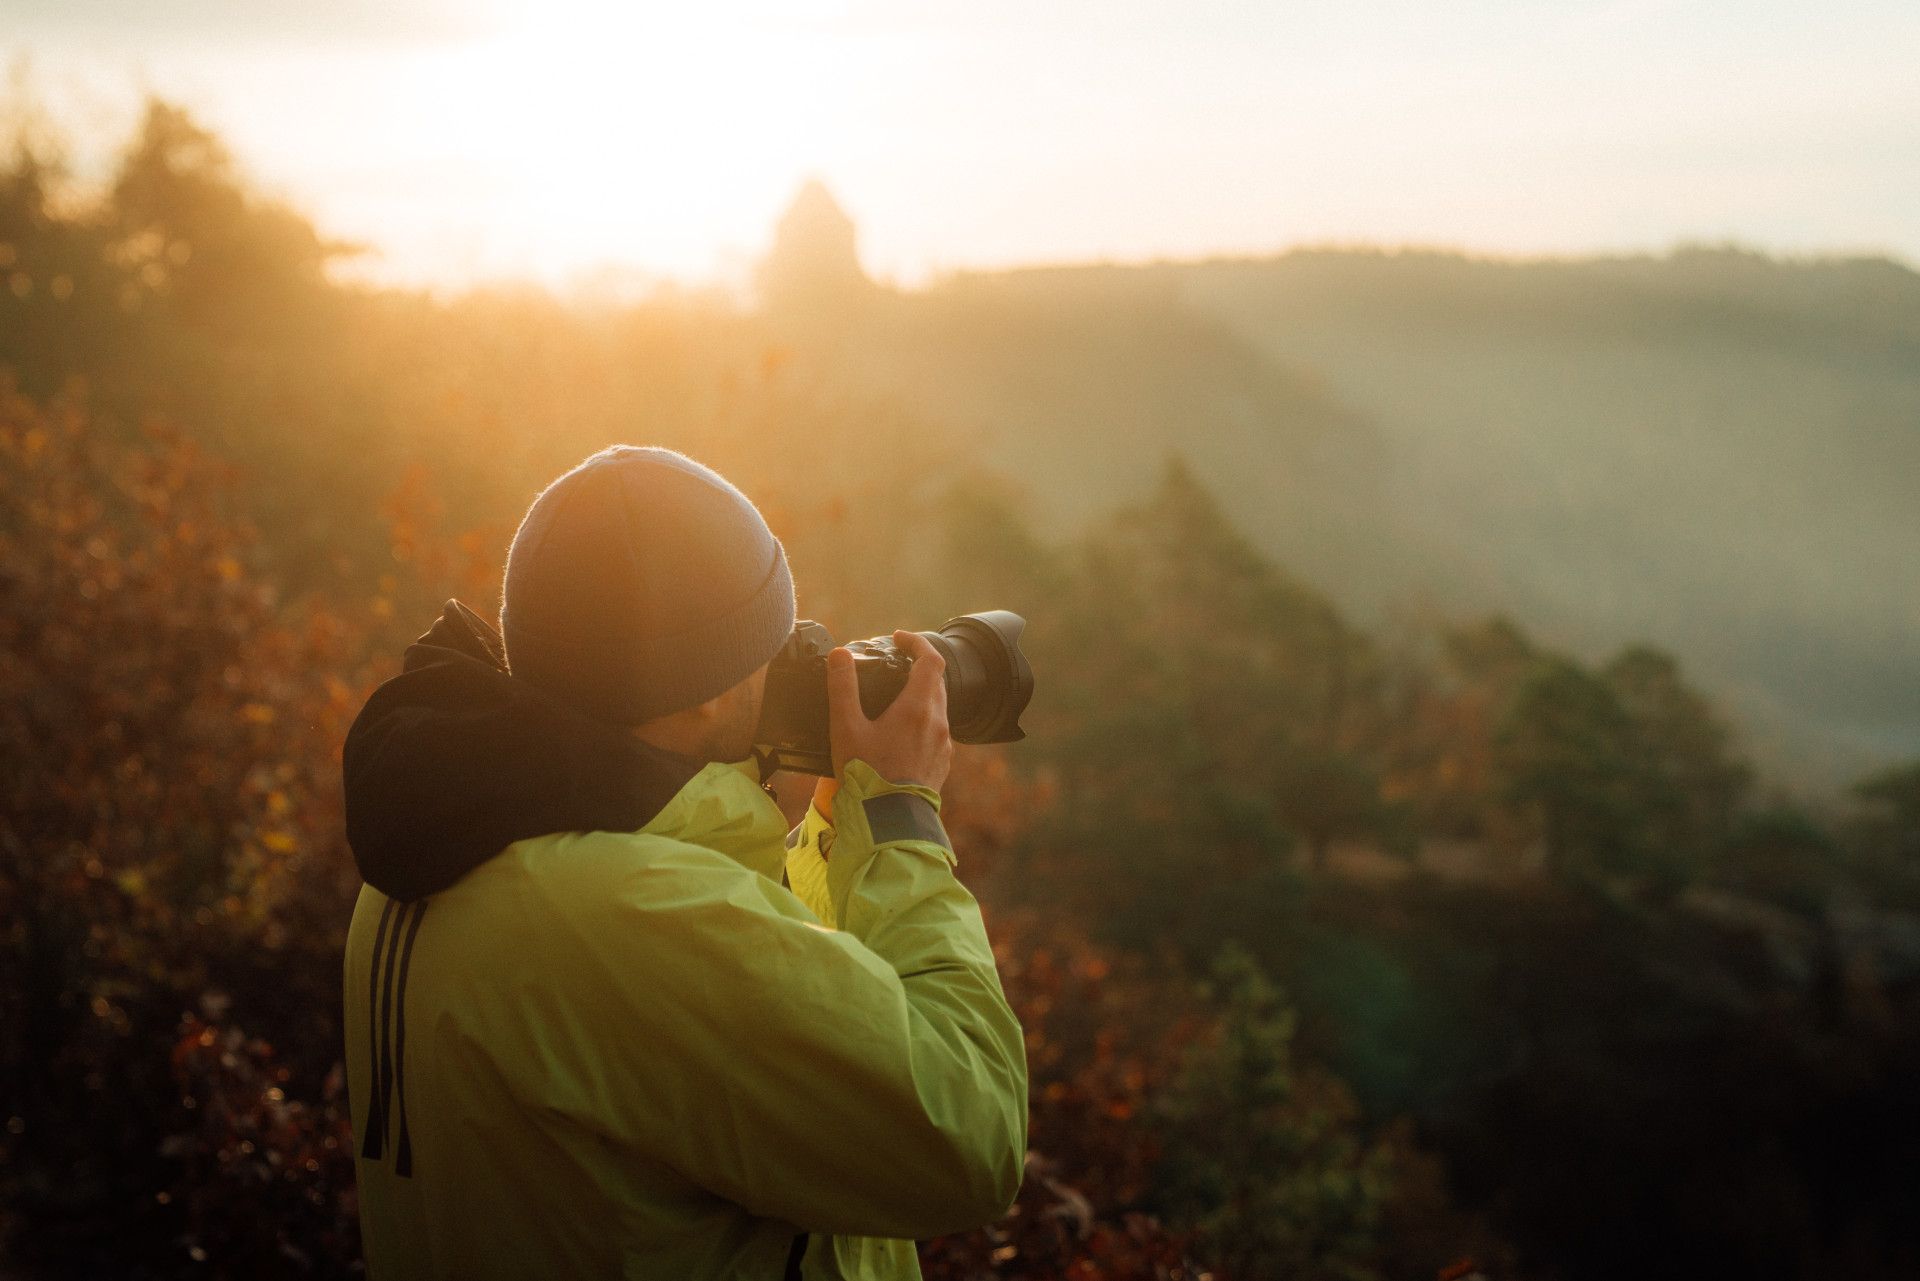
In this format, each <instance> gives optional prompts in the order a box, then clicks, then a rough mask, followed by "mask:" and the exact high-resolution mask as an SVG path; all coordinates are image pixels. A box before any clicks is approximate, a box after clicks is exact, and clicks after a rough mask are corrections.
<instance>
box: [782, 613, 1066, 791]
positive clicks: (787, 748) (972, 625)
mask: <svg viewBox="0 0 1920 1281" xmlns="http://www.w3.org/2000/svg"><path fill="white" fill-rule="evenodd" d="M1026 626H1027V620H1026V619H1024V618H1022V617H1020V615H1018V614H1015V613H1011V612H1009V611H1007V610H1004V609H993V610H988V611H986V612H985V613H980V614H962V615H961V616H960V617H958V618H952V619H948V620H947V623H946V625H945V626H943V627H942V628H941V629H940V630H939V631H937V632H921V633H920V634H921V635H922V636H924V637H926V638H927V639H928V640H929V641H931V642H933V647H934V648H935V649H937V650H939V651H940V656H941V657H942V658H944V659H945V660H946V664H947V666H946V674H945V680H946V686H947V727H948V731H949V732H950V733H951V734H952V735H953V741H954V742H956V743H1013V742H1018V741H1019V740H1020V739H1023V738H1025V737H1026V733H1025V732H1024V731H1023V730H1022V729H1021V728H1020V713H1021V712H1023V711H1025V710H1026V707H1027V702H1028V700H1029V699H1031V698H1032V697H1033V668H1032V667H1031V666H1029V665H1028V663H1027V656H1026V655H1025V654H1022V653H1021V652H1020V633H1021V632H1023V631H1025V630H1026ZM833 647H834V639H833V636H832V635H831V634H830V633H829V632H828V631H827V629H826V628H825V627H824V626H822V625H821V624H819V623H816V622H814V621H813V620H812V619H809V618H803V619H801V620H800V621H799V622H798V623H796V624H795V625H794V628H793V634H792V635H791V636H789V637H787V642H786V644H785V645H782V646H781V647H780V652H779V653H777V654H775V655H774V656H773V661H772V663H770V664H769V665H768V667H767V689H766V695H765V699H764V701H763V702H762V704H761V708H760V726H759V728H758V729H757V730H756V731H755V732H754V748H753V750H754V754H755V755H756V756H758V757H759V758H760V761H761V773H762V774H763V775H766V774H771V773H772V772H773V771H775V770H782V769H784V770H792V771H793V772H794V773H796V774H818V775H821V776H823V777H824V776H826V775H829V774H832V773H833V747H832V743H831V741H830V737H829V729H828V715H827V654H828V653H829V652H830V651H831V650H832V649H833ZM847 648H848V649H850V650H852V651H853V670H854V674H855V675H856V676H858V677H859V680H860V706H861V708H862V709H863V710H864V711H865V712H866V714H867V715H868V716H869V717H875V716H878V715H880V713H881V712H883V711H885V710H886V709H887V707H888V705H889V704H891V703H892V702H893V700H894V699H895V698H897V697H899V694H900V691H901V690H902V689H904V688H905V687H906V684H907V676H908V674H909V673H910V672H911V671H912V670H913V660H912V659H911V658H909V657H908V656H907V655H905V654H903V653H901V652H900V650H899V649H898V648H897V647H896V646H895V645H894V643H893V638H892V637H891V636H875V637H873V638H871V639H869V640H860V641H853V642H851V643H850V644H848V646H847Z"/></svg>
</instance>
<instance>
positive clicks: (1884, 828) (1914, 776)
mask: <svg viewBox="0 0 1920 1281" xmlns="http://www.w3.org/2000/svg"><path fill="white" fill-rule="evenodd" d="M1853 794H1854V795H1855V796H1857V797H1858V798H1859V799H1860V800H1862V801H1864V802H1865V803H1866V804H1867V806H1868V808H1869V811H1870V816H1869V819H1868V824H1867V825H1868V828H1869V838H1870V840H1871V842H1872V843H1873V844H1874V845H1875V846H1876V847H1877V848H1879V849H1881V850H1885V851H1886V852H1888V853H1890V854H1893V855H1894V856H1896V857H1898V858H1902V859H1920V761H1913V762H1910V763H1908V764H1905V765H1896V766H1893V767H1891V768H1889V769H1884V770H1881V771H1880V772H1879V773H1877V774H1872V775H1869V776H1868V777H1866V778H1863V779H1861V780H1860V781H1859V782H1858V783H1855V784H1854V785H1853Z"/></svg>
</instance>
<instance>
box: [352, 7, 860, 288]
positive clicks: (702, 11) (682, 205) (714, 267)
mask: <svg viewBox="0 0 1920 1281" xmlns="http://www.w3.org/2000/svg"><path fill="white" fill-rule="evenodd" d="M763 8H766V7H765V6H758V5H738V4H736V5H731V6H726V5H721V6H715V5H703V6H700V7H698V8H691V7H690V8H685V9H680V8H676V9H672V10H665V9H656V8H653V7H650V6H624V5H597V4H596V5H587V4H582V5H575V6H570V7H564V8H562V9H560V10H558V11H556V10H555V9H554V8H553V7H552V6H541V7H539V8H538V9H537V10H536V9H535V8H533V7H531V6H529V7H528V8H527V9H526V10H525V11H524V12H522V13H519V14H515V15H509V16H508V18H507V20H506V21H505V22H503V23H502V25H501V26H500V28H499V29H498V30H497V31H496V32H494V33H493V34H491V35H488V36H486V37H485V38H482V39H479V40H476V41H473V42H471V43H468V44H464V45H460V46H456V47H450V48H443V49H438V50H433V51H430V52H424V53H417V54H414V55H412V56H410V57H409V58H408V59H407V65H406V66H405V67H394V68H392V69H391V74H390V76H389V77H385V79H387V83H386V85H385V86H384V88H383V100H384V101H386V102H387V103H388V105H389V107H391V106H392V105H393V104H394V103H395V102H396V101H398V102H399V103H400V104H402V105H401V107H400V109H399V110H397V111H395V112H394V113H393V115H392V117H390V118H388V119H386V120H385V121H384V122H383V123H382V124H381V125H380V126H379V127H380V129H381V131H382V133H383V134H384V135H385V141H384V144H383V149H385V150H392V151H397V152H401V153H409V154H415V155H424V156H432V157H434V160H433V161H432V162H431V164H430V166H429V171H428V172H425V173H422V172H419V171H417V170H409V171H406V172H399V171H395V172H392V173H390V174H387V175H384V176H383V177H384V179H385V181H384V182H383V184H382V185H385V186H388V187H390V189H391V198H392V203H391V204H389V205H387V206H386V207H385V208H382V209H379V210H375V211H371V212H375V213H377V214H378V215H380V216H382V217H384V218H386V219H387V226H386V228H385V234H383V236H382V240H383V241H384V242H385V245H386V247H387V249H388V253H387V254H386V255H385V256H384V260H377V261H374V262H371V263H370V264H368V267H367V268H366V269H367V270H370V271H371V273H372V274H375V275H386V274H391V273H392V270H393V268H395V267H400V268H402V270H403V271H404V265H405V264H406V263H407V262H408V261H410V260H414V259H419V258H424V257H431V258H435V259H438V260H440V261H442V262H443V263H444V261H445V260H446V258H447V257H448V255H449V254H450V253H451V254H452V255H453V256H455V257H456V258H465V259H468V260H469V262H468V265H467V270H466V271H465V272H462V273H461V274H471V275H474V276H485V275H493V274H500V273H501V272H502V270H503V269H504V271H505V272H506V273H507V274H514V275H527V276H533V277H535V278H539V279H544V280H548V281H564V280H567V279H569V278H573V277H576V276H578V275H579V273H580V272H581V271H582V269H583V264H594V263H616V262H618V263H624V264H638V265H640V266H641V267H643V268H644V269H645V270H647V271H650V272H656V273H659V274H662V275H668V276H674V277H681V278H687V279H693V278H711V277H714V276H716V275H718V276H722V277H725V276H728V275H735V274H738V271H739V269H740V268H741V266H742V265H743V261H744V259H745V258H746V257H747V256H749V255H751V254H753V253H757V252H758V250H759V249H760V247H761V245H762V244H763V242H764V239H765V237H766V234H767V228H768V226H769V225H770V224H771V222H772V220H773V218H774V216H775V215H776V214H777V212H778V210H779V208H780V206H781V204H782V202H784V201H785V200H786V199H788V198H789V197H790V196H791V195H792V193H793V191H794V189H795V187H796V186H797V185H798V184H799V183H800V182H801V181H802V180H803V179H804V178H805V176H806V175H807V174H808V173H809V172H810V171H811V170H812V168H813V167H814V166H816V165H817V164H818V163H819V158H820V157H821V156H822V155H823V153H824V152H825V151H826V150H828V149H829V148H830V147H831V144H832V141H833V139H834V138H835V136H836V134H837V133H838V132H839V131H838V129H837V124H838V112H839V111H840V110H841V108H842V106H843V104H844V103H845V102H846V101H847V98H846V97H845V96H844V89H845V86H846V82H847V80H848V78H849V76H851V75H852V74H853V73H854V72H855V70H856V69H855V68H854V67H852V66H850V65H848V61H849V59H848V54H849V44H848V42H847V41H845V40H844V39H831V40H829V39H820V38H816V35H815V31H816V29H817V28H816V27H815V26H813V25H811V24H809V23H807V22H803V21H796V20H795V19H794V18H793V17H792V15H791V12H790V11H788V12H787V13H786V14H785V15H784V16H783V19H782V20H781V21H778V22H775V21H772V20H769V19H768V18H767V17H766V15H765V14H764V13H762V12H761V10H762V9H763ZM822 20H824V19H822ZM449 186H451V187H452V189H453V191H455V192H456V193H458V197H459V202H460V208H461V214H462V218H461V226H462V228H463V230H460V231H452V232H450V233H449V234H452V235H455V236H457V237H462V238H463V239H462V240H460V241H457V242H456V243H454V244H448V243H446V242H445V241H444V240H439V242H438V243H426V242H432V241H435V240H437V239H438V234H439V233H437V231H436V228H435V226H434V225H433V222H432V220H431V218H422V217H413V216H408V211H407V210H406V209H405V208H404V207H403V206H405V205H408V204H413V203H416V202H417V203H419V204H421V205H423V206H424V205H425V204H426V203H427V202H428V201H431V202H433V203H434V204H436V205H437V204H440V203H441V202H444V201H445V200H446V199H447V196H448V194H449V192H448V189H449ZM420 212H422V213H424V209H422V210H421V211H420ZM396 222H398V223H399V224H400V225H401V226H403V227H405V228H407V229H408V230H407V231H405V232H403V233H402V235H403V237H404V239H403V240H402V242H400V243H396V237H395V236H394V235H393V229H394V224H395V223H396ZM475 228H484V231H476V230H474V229H475ZM415 238H419V239H420V240H421V241H422V243H417V244H411V245H410V244H407V243H404V240H412V239H415Z"/></svg>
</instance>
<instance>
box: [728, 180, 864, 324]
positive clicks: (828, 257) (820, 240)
mask: <svg viewBox="0 0 1920 1281" xmlns="http://www.w3.org/2000/svg"><path fill="white" fill-rule="evenodd" d="M856 239H857V236H856V233H855V231H854V226H853V219H851V218H849V217H848V216H847V213H846V210H844V209H842V208H841V207H840V202H839V201H837V200H835V199H834V198H833V193H832V192H830V191H828V190H827V188H826V186H825V185H824V184H823V183H821V182H820V181H819V180H818V179H809V180H808V181H807V183H806V185H805V186H803V187H801V188H800V192H799V194H798V195H796V196H795V197H794V198H793V203H792V204H790V205H788V206H787V212H786V213H785V214H784V215H782V217H781V219H780V222H779V225H778V226H776V227H775V228H774V233H773V249H772V251H771V252H770V253H768V255H767V256H766V258H765V259H763V260H762V261H761V263H760V269H759V272H758V276H757V283H758V285H759V288H760V300H761V302H762V303H764V304H765V306H766V308H767V309H768V310H769V311H774V312H810V313H815V314H822V313H825V314H831V313H835V312H842V313H844V312H846V311H848V310H851V309H853V308H855V307H858V306H859V305H860V304H861V303H864V302H866V301H867V300H868V299H870V298H871V297H872V296H873V294H874V284H873V282H872V281H871V280H869V279H867V273H866V272H865V271H864V270H863V269H862V268H861V266H860V251H859V248H858V245H857V244H856Z"/></svg>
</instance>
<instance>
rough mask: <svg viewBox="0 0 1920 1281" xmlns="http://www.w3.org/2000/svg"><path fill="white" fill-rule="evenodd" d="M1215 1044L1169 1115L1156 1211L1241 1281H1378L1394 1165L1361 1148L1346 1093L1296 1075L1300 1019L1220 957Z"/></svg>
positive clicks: (1239, 953) (1186, 1079)
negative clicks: (1191, 1234) (1374, 1279)
mask: <svg viewBox="0 0 1920 1281" xmlns="http://www.w3.org/2000/svg"><path fill="white" fill-rule="evenodd" d="M1210 995H1211V997H1212V1000H1213V1001H1214V1003H1215V1006H1216V1008H1217V1009H1218V1010H1219V1011H1220V1017H1221V1026H1220V1030H1219V1034H1218V1036H1217V1037H1216V1038H1215V1039H1213V1040H1211V1041H1208V1042H1203V1043H1201V1044H1200V1045H1199V1046H1198V1047H1197V1048H1195V1049H1194V1050H1193V1051H1191V1052H1190V1053H1189V1055H1188V1057H1187V1060H1186V1064H1185V1069H1184V1071H1183V1073H1182V1074H1181V1076H1180V1078H1179V1079H1178V1081H1177V1082H1176V1083H1175V1084H1174V1086H1173V1088H1172V1089H1171V1090H1170V1091H1169V1092H1168V1094H1167V1096H1166V1098H1165V1099H1164V1101H1163V1103H1162V1108H1161V1130H1160V1134H1161V1142H1162V1144H1163V1145H1164V1148H1165V1151H1166V1157H1165V1159H1164V1162H1163V1164H1162V1167H1161V1171H1160V1181H1159V1199H1160V1201H1161V1202H1162V1204H1164V1205H1165V1207H1166V1209H1167V1213H1168V1217H1169V1218H1170V1219H1171V1220H1172V1221H1173V1222H1174V1223H1176V1224H1180V1225H1183V1226H1186V1227H1190V1228H1191V1229H1193V1230H1194V1232H1195V1233H1196V1235H1197V1238H1198V1240H1199V1242H1200V1244H1201V1247H1202V1250H1203V1252H1205V1253H1206V1254H1208V1255H1209V1256H1210V1257H1211V1258H1212V1260H1213V1261H1214V1262H1216V1263H1217V1264H1218V1266H1219V1269H1220V1272H1221V1273H1222V1274H1223V1275H1224V1276H1225V1277H1228V1278H1232V1279H1233V1281H1260V1279H1262V1278H1282V1277H1284V1278H1289V1279H1290V1281H1291V1279H1293V1278H1301V1279H1304V1281H1321V1279H1325V1281H1334V1279H1336V1278H1337V1279H1338V1281H1366V1279H1368V1278H1372V1277H1374V1276H1376V1275H1377V1273H1376V1271H1375V1267H1374V1260H1375V1257H1376V1255H1377V1252H1378V1249H1379V1245H1380V1237H1379V1234H1380V1229H1381V1220H1382V1215H1383V1210H1384V1207H1385V1205H1386V1202H1387V1199H1388V1196H1389V1193H1390V1190H1391V1177H1390V1167H1391V1160H1392V1158H1391V1154H1390V1152H1389V1151H1388V1149H1387V1148H1386V1147H1384V1146H1381V1145H1370V1144H1368V1143H1366V1142H1365V1141H1363V1139H1362V1138H1361V1136H1360V1133H1359V1129H1358V1123H1357V1109H1356V1108H1355V1106H1354V1103H1353V1099H1352V1096H1351V1095H1350V1094H1348V1092H1347V1091H1346V1089H1345V1087H1344V1086H1341V1085H1340V1084H1339V1083H1338V1082H1335V1081H1332V1080H1330V1079H1328V1078H1325V1077H1323V1076H1318V1075H1315V1074H1313V1073H1310V1072H1307V1071H1305V1070H1302V1069H1298V1068H1296V1066H1295V1064H1294V1062H1293V1036H1294V1022H1295V1019H1294V1013H1293V1011H1292V1009H1291V1008H1289V1007H1288V1006H1287V1004H1286V1003H1285V1001H1284V1000H1283V999H1282V998H1281V995H1280V993H1279V992H1278V991H1277V990H1276V989H1275V988H1274V987H1273V985H1272V984H1271V983H1270V982H1268V981H1267V979H1266V976H1265V975H1263V974H1262V973H1261V972H1260V969H1259V967H1258V966H1257V965H1256V964H1255V963H1254V961H1253V959H1252V957H1250V956H1249V955H1248V954H1247V953H1246V952H1245V951H1243V950H1241V949H1240V948H1238V947H1232V946H1230V947H1228V948H1226V949H1224V950H1223V951H1222V952H1221V953H1220V955H1219V956H1218V958H1217V959H1216V961H1215V964H1214V969H1213V981H1212V984H1211V989H1210Z"/></svg>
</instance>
